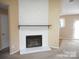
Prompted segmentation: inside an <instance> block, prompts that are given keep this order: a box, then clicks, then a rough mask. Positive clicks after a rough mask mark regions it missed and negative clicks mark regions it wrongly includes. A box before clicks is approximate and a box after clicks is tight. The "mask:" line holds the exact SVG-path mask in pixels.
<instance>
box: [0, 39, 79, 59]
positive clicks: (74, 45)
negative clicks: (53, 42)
mask: <svg viewBox="0 0 79 59" xmlns="http://www.w3.org/2000/svg"><path fill="white" fill-rule="evenodd" d="M0 59H79V40H62V42H61V45H60V48H59V49H53V48H52V50H51V51H46V52H39V53H33V54H26V55H19V54H15V55H11V56H10V55H9V54H8V52H5V53H2V54H0Z"/></svg>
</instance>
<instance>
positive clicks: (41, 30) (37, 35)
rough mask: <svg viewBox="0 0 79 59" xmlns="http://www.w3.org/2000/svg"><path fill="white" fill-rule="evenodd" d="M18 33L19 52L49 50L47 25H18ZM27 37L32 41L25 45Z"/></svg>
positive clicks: (27, 52) (27, 40)
mask: <svg viewBox="0 0 79 59" xmlns="http://www.w3.org/2000/svg"><path fill="white" fill-rule="evenodd" d="M19 33H20V35H19V37H20V54H29V53H35V52H42V51H49V50H51V49H50V48H49V46H48V26H20V30H19ZM29 39H30V41H32V42H30V43H29V44H30V46H28V45H27V44H28V42H29ZM37 39H38V40H37ZM37 43H38V44H37Z"/></svg>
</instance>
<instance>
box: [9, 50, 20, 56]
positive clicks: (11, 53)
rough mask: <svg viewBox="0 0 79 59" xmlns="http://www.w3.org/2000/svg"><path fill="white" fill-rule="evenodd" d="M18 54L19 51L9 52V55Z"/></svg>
mask: <svg viewBox="0 0 79 59" xmlns="http://www.w3.org/2000/svg"><path fill="white" fill-rule="evenodd" d="M17 52H19V50H16V51H13V52H10V55H13V54H15V53H17Z"/></svg>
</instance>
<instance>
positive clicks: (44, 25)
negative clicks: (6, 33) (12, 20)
mask: <svg viewBox="0 0 79 59" xmlns="http://www.w3.org/2000/svg"><path fill="white" fill-rule="evenodd" d="M34 26H35V27H39V26H48V27H49V26H51V25H19V26H18V27H34Z"/></svg>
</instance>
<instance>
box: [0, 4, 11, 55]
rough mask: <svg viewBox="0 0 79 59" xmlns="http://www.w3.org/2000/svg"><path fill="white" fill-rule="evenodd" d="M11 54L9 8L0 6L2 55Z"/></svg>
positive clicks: (0, 44)
mask: <svg viewBox="0 0 79 59" xmlns="http://www.w3.org/2000/svg"><path fill="white" fill-rule="evenodd" d="M3 53H9V19H8V7H7V6H6V5H2V4H0V54H3Z"/></svg>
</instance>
